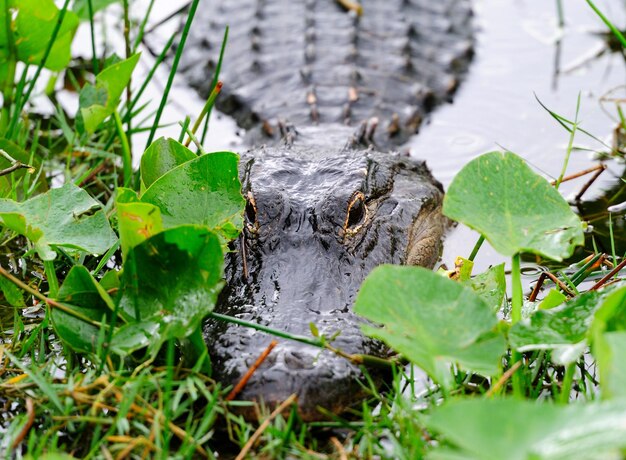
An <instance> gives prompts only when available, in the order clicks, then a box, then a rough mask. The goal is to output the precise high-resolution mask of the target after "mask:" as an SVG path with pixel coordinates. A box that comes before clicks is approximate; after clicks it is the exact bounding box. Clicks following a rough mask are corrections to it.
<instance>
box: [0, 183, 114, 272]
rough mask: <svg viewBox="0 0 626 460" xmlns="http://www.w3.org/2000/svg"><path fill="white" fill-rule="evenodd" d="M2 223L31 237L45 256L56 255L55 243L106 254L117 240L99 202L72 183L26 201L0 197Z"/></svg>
mask: <svg viewBox="0 0 626 460" xmlns="http://www.w3.org/2000/svg"><path fill="white" fill-rule="evenodd" d="M0 223H1V224H2V225H4V226H5V227H8V228H10V229H11V230H13V231H15V232H17V233H19V234H20V235H24V236H25V237H27V238H28V239H29V240H31V241H32V242H33V244H34V245H35V249H36V250H37V253H38V254H39V256H40V257H41V259H42V260H53V259H54V258H55V257H56V253H55V252H54V247H62V248H64V249H66V250H67V251H68V252H70V253H72V252H76V251H84V252H88V253H91V254H103V253H104V252H106V251H107V250H108V249H109V248H110V247H111V246H112V245H113V244H114V243H115V242H116V241H117V237H116V236H115V233H113V230H112V229H111V226H110V225H109V221H108V219H107V217H106V215H105V214H104V211H103V209H102V206H101V205H100V203H98V202H97V201H96V200H94V199H93V198H91V197H90V196H89V194H88V193H87V192H86V191H84V190H83V189H81V188H80V187H77V186H76V185H74V184H72V183H69V184H65V185H64V186H63V187H60V188H56V189H52V190H50V191H48V192H46V193H44V194H42V195H37V196H36V197H34V198H31V199H29V200H26V201H24V202H23V203H18V202H16V201H13V200H9V199H0Z"/></svg>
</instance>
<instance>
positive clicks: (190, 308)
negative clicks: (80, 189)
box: [114, 225, 224, 350]
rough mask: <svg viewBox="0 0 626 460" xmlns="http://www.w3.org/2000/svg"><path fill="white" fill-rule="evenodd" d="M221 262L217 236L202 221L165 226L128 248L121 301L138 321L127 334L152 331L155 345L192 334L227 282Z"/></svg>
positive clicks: (222, 257)
mask: <svg viewBox="0 0 626 460" xmlns="http://www.w3.org/2000/svg"><path fill="white" fill-rule="evenodd" d="M223 263H224V256H223V253H222V249H221V245H220V241H219V238H218V237H217V235H216V234H215V233H213V232H211V231H209V230H208V229H206V228H204V227H200V226H192V225H186V226H179V227H175V228H172V229H169V230H165V231H163V232H161V233H158V234H157V235H154V236H152V237H151V238H149V239H147V240H146V241H144V242H142V243H140V244H138V245H137V246H135V247H134V248H132V249H130V250H129V252H128V257H127V259H126V262H125V264H124V272H123V273H122V278H121V287H120V300H119V306H120V308H121V309H122V310H123V311H124V312H125V314H127V315H128V316H129V317H131V318H133V319H134V321H136V322H138V323H140V324H139V325H138V326H135V327H131V326H128V328H129V329H130V330H126V331H124V334H125V336H126V337H127V336H141V335H145V334H148V333H149V334H150V337H152V339H151V340H152V342H151V345H152V346H153V349H154V350H156V349H158V348H159V347H160V345H161V344H162V343H163V342H164V341H166V340H168V339H171V338H179V339H180V338H184V337H187V336H189V335H190V334H192V333H193V332H194V330H195V329H197V328H198V327H200V324H201V321H202V319H203V318H204V317H205V316H206V315H207V314H209V313H210V312H211V311H212V310H213V307H214V305H215V302H216V299H217V295H218V293H219V292H220V290H221V289H222V286H223V284H224V283H223V281H222V274H223ZM155 322H156V323H158V326H159V327H158V330H156V331H155V330H153V323H155ZM143 323H145V324H148V326H149V327H146V326H145V325H143ZM115 337H117V335H116V336H115ZM115 337H114V339H115ZM115 340H117V339H115ZM125 343H127V341H126V342H125Z"/></svg>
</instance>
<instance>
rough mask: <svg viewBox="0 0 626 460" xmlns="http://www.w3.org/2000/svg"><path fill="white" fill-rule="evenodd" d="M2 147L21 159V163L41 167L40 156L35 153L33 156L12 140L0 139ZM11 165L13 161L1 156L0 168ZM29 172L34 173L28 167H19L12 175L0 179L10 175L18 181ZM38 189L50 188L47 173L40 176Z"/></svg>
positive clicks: (13, 156)
mask: <svg viewBox="0 0 626 460" xmlns="http://www.w3.org/2000/svg"><path fill="white" fill-rule="evenodd" d="M0 149H2V150H4V151H5V152H6V153H8V154H9V156H10V157H11V158H13V159H14V160H16V161H19V162H20V163H23V164H25V165H30V166H32V167H33V168H35V169H36V170H38V169H40V168H41V158H40V157H38V156H36V155H33V157H32V158H31V155H30V154H29V153H28V152H27V151H26V150H24V149H23V148H22V147H20V146H19V145H17V144H15V143H13V142H11V141H10V140H8V139H0ZM10 166H12V163H11V162H10V161H9V160H8V159H6V158H5V157H4V156H0V169H6V168H8V167H10ZM27 174H32V172H30V171H28V170H27V169H18V170H17V171H15V172H12V173H11V175H10V176H2V177H0V180H2V179H3V178H4V179H6V178H7V177H10V178H12V179H13V180H14V181H16V180H19V179H22V178H24V176H26V175H27ZM7 182H8V181H7ZM9 188H10V184H9ZM37 190H39V191H41V192H45V191H47V190H48V184H47V182H46V178H45V174H42V175H41V177H40V178H39V180H38V186H37ZM4 196H6V195H4Z"/></svg>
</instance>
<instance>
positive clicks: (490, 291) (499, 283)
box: [465, 264, 506, 312]
mask: <svg viewBox="0 0 626 460" xmlns="http://www.w3.org/2000/svg"><path fill="white" fill-rule="evenodd" d="M465 284H466V285H467V286H469V287H471V288H472V290H473V291H474V292H475V293H476V294H478V295H479V296H480V297H481V298H482V299H483V300H484V301H485V303H486V304H487V305H489V306H490V307H491V309H492V310H493V311H494V312H498V311H499V310H500V307H501V306H502V301H503V300H504V295H505V294H506V279H505V277H504V264H500V265H496V266H494V267H491V268H489V269H488V270H487V271H485V272H483V273H480V274H478V275H476V276H474V277H473V278H470V279H469V280H468V281H467V282H465Z"/></svg>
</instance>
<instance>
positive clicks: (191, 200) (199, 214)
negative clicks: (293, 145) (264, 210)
mask: <svg viewBox="0 0 626 460" xmlns="http://www.w3.org/2000/svg"><path fill="white" fill-rule="evenodd" d="M238 162H239V157H238V156H237V155H236V154H234V153H231V152H216V153H210V154H207V155H202V156H200V157H196V158H194V159H193V160H191V161H187V162H186V163H183V164H181V165H180V166H177V167H175V168H174V169H172V170H171V171H169V172H168V173H166V174H164V175H163V176H161V177H159V178H158V179H157V180H155V181H154V182H153V183H152V185H151V186H150V187H149V188H148V189H147V190H146V191H145V193H144V194H143V195H142V196H141V201H142V202H144V203H151V204H153V205H155V206H157V207H158V208H159V209H160V210H161V216H162V218H163V225H164V227H165V228H172V227H176V226H178V225H188V224H194V225H204V226H206V227H208V228H210V229H212V230H214V231H216V232H217V233H218V234H220V235H221V236H222V237H223V239H224V240H225V241H228V240H230V239H232V238H235V237H236V236H237V235H238V234H239V229H240V228H241V227H242V225H243V208H244V204H245V201H244V199H243V197H242V196H241V182H239V175H238V172H237V166H238Z"/></svg>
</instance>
